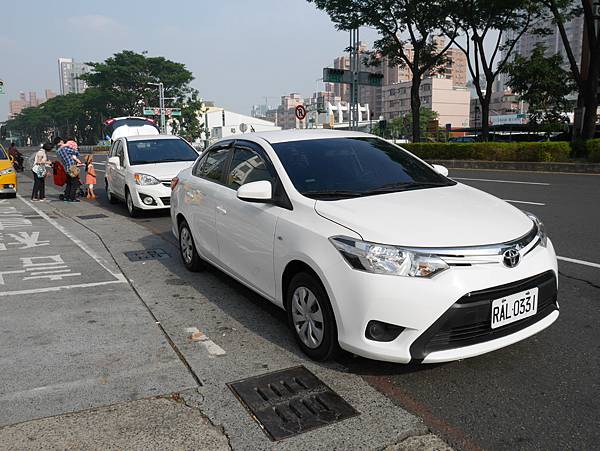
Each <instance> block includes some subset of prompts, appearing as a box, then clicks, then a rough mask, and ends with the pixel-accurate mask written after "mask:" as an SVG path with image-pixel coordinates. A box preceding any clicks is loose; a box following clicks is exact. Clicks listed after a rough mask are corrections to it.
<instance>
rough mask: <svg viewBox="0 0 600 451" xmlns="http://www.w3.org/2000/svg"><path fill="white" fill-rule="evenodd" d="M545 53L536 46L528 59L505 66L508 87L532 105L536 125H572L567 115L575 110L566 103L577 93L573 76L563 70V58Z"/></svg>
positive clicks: (519, 59) (531, 119)
mask: <svg viewBox="0 0 600 451" xmlns="http://www.w3.org/2000/svg"><path fill="white" fill-rule="evenodd" d="M545 51H546V49H545V48H544V47H543V46H537V47H536V48H535V49H534V50H533V53H532V54H531V56H530V57H529V58H525V57H523V56H521V55H517V56H516V57H515V58H514V59H513V61H511V62H510V63H508V64H506V66H505V68H504V73H506V74H507V75H508V85H509V86H510V87H511V89H512V91H513V92H514V93H515V94H518V95H519V96H520V97H521V100H523V101H524V102H527V104H528V105H529V118H530V122H531V123H532V124H533V125H538V126H549V127H552V126H556V125H557V124H565V123H568V122H569V118H568V117H567V115H566V112H568V111H571V110H572V107H573V105H572V102H571V101H570V100H568V99H567V97H568V96H569V94H571V93H572V92H573V91H574V89H575V83H574V82H573V78H572V76H571V74H570V73H569V72H568V71H566V70H564V69H563V68H562V64H563V59H562V56H561V55H560V54H556V55H552V56H549V57H547V56H546V55H545Z"/></svg>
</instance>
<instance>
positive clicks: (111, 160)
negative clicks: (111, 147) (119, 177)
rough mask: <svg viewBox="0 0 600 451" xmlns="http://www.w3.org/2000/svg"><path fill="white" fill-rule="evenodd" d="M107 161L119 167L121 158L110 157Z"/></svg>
mask: <svg viewBox="0 0 600 451" xmlns="http://www.w3.org/2000/svg"><path fill="white" fill-rule="evenodd" d="M108 163H109V164H114V165H115V166H116V167H117V168H120V167H121V160H119V157H110V158H109V159H108Z"/></svg>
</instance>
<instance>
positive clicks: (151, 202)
mask: <svg viewBox="0 0 600 451" xmlns="http://www.w3.org/2000/svg"><path fill="white" fill-rule="evenodd" d="M140 197H141V198H142V202H143V204H144V205H156V201H155V200H154V198H153V197H152V196H147V195H145V194H140Z"/></svg>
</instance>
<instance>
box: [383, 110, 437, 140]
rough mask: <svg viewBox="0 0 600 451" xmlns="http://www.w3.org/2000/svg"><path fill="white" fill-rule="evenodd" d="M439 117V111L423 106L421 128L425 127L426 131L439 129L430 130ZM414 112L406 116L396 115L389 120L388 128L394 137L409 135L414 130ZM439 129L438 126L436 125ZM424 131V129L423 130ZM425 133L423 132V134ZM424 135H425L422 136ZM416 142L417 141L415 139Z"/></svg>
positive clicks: (420, 119) (419, 119)
mask: <svg viewBox="0 0 600 451" xmlns="http://www.w3.org/2000/svg"><path fill="white" fill-rule="evenodd" d="M437 118H438V113H437V111H433V110H431V109H429V108H426V107H421V109H420V110H419V117H418V122H419V124H420V127H421V129H423V128H424V129H425V133H427V132H431V131H437V130H429V128H430V124H432V123H433V122H435V121H436V120H437ZM414 122H415V121H413V113H412V112H411V113H408V114H406V115H404V116H400V117H396V118H394V119H392V120H391V121H390V122H389V125H388V129H389V132H390V134H391V135H392V137H394V138H399V137H401V136H406V135H409V134H410V133H411V131H412V128H413V125H414ZM436 129H437V127H436ZM421 132H423V130H421ZM422 134H423V133H421V135H422ZM422 137H423V136H422ZM415 142H416V141H415Z"/></svg>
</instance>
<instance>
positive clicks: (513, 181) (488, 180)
mask: <svg viewBox="0 0 600 451" xmlns="http://www.w3.org/2000/svg"><path fill="white" fill-rule="evenodd" d="M450 178H451V179H453V180H467V181H473V182H496V183H517V184H519V185H540V186H550V183H540V182H520V181H517V180H496V179H472V178H467V177H450Z"/></svg>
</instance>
